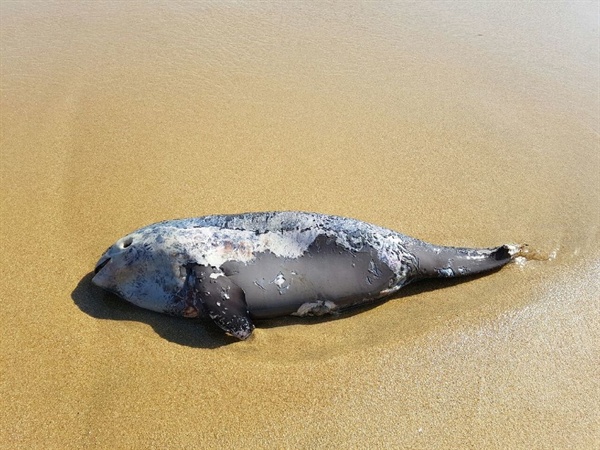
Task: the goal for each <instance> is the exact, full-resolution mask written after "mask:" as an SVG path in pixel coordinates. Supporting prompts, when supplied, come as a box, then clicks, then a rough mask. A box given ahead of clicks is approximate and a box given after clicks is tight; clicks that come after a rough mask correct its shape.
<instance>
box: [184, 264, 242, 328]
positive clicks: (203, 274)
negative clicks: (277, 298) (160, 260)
mask: <svg viewBox="0 0 600 450" xmlns="http://www.w3.org/2000/svg"><path fill="white" fill-rule="evenodd" d="M192 270H193V271H194V273H195V275H196V277H195V281H194V291H195V293H196V295H197V296H198V297H199V300H200V302H201V303H202V304H203V305H204V308H205V309H206V312H207V313H208V316H209V317H210V318H211V319H212V320H213V321H214V322H215V323H216V324H217V325H218V326H219V327H220V328H222V329H223V330H225V332H227V333H229V334H231V335H232V336H235V337H236V338H238V339H247V338H248V337H250V335H251V334H252V330H254V324H253V323H252V321H251V320H250V315H249V313H248V305H247V304H246V296H245V294H244V291H243V290H242V289H241V288H240V287H239V286H238V285H236V284H235V283H234V282H233V281H231V280H230V279H229V278H228V277H227V276H226V275H225V274H224V273H223V272H222V271H221V270H220V269H217V268H216V267H210V266H203V265H195V266H194V268H193V269H192Z"/></svg>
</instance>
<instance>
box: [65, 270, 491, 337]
mask: <svg viewBox="0 0 600 450" xmlns="http://www.w3.org/2000/svg"><path fill="white" fill-rule="evenodd" d="M487 273H488V274H489V273H490V272H487ZM484 275H485V274H477V275H473V276H469V277H463V278H446V279H433V280H425V281H420V282H418V283H415V284H413V285H409V286H406V287H404V288H403V289H402V290H401V291H400V292H399V293H398V294H396V295H395V296H392V297H387V298H384V299H382V300H379V301H375V302H372V303H369V304H366V305H361V306H358V307H355V308H352V309H349V310H346V311H344V312H342V313H339V314H335V315H328V316H321V317H302V318H300V317H294V316H286V317H281V318H276V319H269V320H259V321H256V322H255V325H256V326H257V327H259V328H272V327H277V326H284V325H292V324H306V325H310V324H313V323H322V322H328V321H330V320H338V319H343V318H344V317H350V316H353V315H355V314H359V313H361V312H363V311H367V310H369V309H371V308H375V307H377V306H378V305H381V304H382V303H384V302H386V301H390V300H394V299H399V298H407V297H412V296H414V295H419V294H422V293H424V292H428V291H432V290H434V289H440V288H443V287H450V286H454V285H457V284H460V283H463V282H465V281H469V280H473V279H475V278H479V277H481V276H484ZM93 276H94V274H93V272H90V273H88V274H87V275H86V276H84V277H83V278H82V279H81V281H80V282H79V283H78V284H77V287H76V288H75V289H74V290H73V292H72V293H71V298H72V299H73V301H74V302H75V304H76V305H77V306H78V307H79V309H81V311H83V312H84V313H86V314H88V315H89V316H91V317H94V318H96V319H106V320H133V321H138V322H143V323H146V324H148V325H150V326H151V327H152V328H153V329H154V331H156V333H158V334H159V335H160V336H161V337H163V338H165V339H167V340H168V341H171V342H173V343H176V344H179V345H185V346H188V347H196V348H218V347H222V346H224V345H229V344H232V343H235V342H238V340H237V339H236V338H233V337H231V336H227V335H226V334H225V333H224V332H223V331H222V330H221V329H220V328H218V327H217V326H216V325H215V324H213V323H212V322H211V321H210V320H203V319H184V318H181V317H172V316H168V315H165V314H160V313H156V312H153V311H148V310H145V309H142V308H139V307H137V306H135V305H132V304H130V303H127V302H126V301H123V300H121V299H120V298H119V297H117V296H116V295H114V294H111V293H109V292H106V291H104V290H102V289H100V288H99V287H97V286H95V285H94V284H92V278H93Z"/></svg>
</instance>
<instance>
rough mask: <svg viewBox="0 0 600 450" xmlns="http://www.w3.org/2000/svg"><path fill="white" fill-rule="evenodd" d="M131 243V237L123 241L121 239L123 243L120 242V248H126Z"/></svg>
mask: <svg viewBox="0 0 600 450" xmlns="http://www.w3.org/2000/svg"><path fill="white" fill-rule="evenodd" d="M132 243H133V238H131V237H128V238H125V239H123V242H121V248H127V247H129V246H130V245H131V244H132Z"/></svg>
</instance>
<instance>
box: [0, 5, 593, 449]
mask: <svg viewBox="0 0 600 450" xmlns="http://www.w3.org/2000/svg"><path fill="white" fill-rule="evenodd" d="M0 7H1V10H0V21H1V22H0V33H1V41H0V43H1V48H0V57H1V58H2V60H1V70H2V74H1V94H2V97H1V102H2V103H1V111H0V118H1V161H0V162H1V166H0V174H1V181H0V186H1V195H2V201H1V205H0V207H1V210H0V213H1V216H0V217H1V230H0V232H1V236H0V237H1V251H0V258H1V264H2V265H1V272H0V273H1V276H0V288H1V291H0V293H1V302H2V306H1V308H0V319H1V323H2V326H1V327H0V342H1V352H0V357H1V359H0V399H1V400H0V401H1V402H2V407H1V408H0V447H2V448H60V449H64V448H77V447H90V448H149V447H157V448H179V447H186V448H190V447H206V448H218V447H222V448H240V447H241V446H248V447H254V448H260V447H268V448H324V447H330V448H334V447H335V448H364V447H372V448H383V447H397V448H476V449H480V448H503V449H504V448H523V449H531V448H577V449H587V448H590V449H591V448H598V446H599V444H600V431H599V430H600V410H599V406H598V405H599V404H600V401H599V400H600V398H599V397H600V386H599V381H598V380H599V379H600V377H599V375H600V373H599V372H600V371H599V370H598V367H600V358H599V352H598V348H600V327H599V326H598V325H599V319H600V314H599V309H598V299H599V298H600V292H599V290H600V289H599V282H598V279H600V252H599V250H598V247H599V243H600V217H599V215H600V210H599V206H598V205H600V175H599V173H600V161H599V158H600V152H599V150H600V148H599V142H598V132H599V126H598V123H599V102H598V97H599V78H598V69H599V64H598V61H599V51H598V17H599V14H598V6H597V3H595V2H571V3H557V2H551V3H547V2H528V3H526V4H525V3H520V2H511V3H508V2H488V3H482V2H477V1H470V2H431V3H428V2H419V3H395V4H393V5H388V4H385V3H384V4H375V3H350V2H341V3H340V2H326V3H323V2H314V3H310V2H295V3H285V2H278V3H254V2H252V3H251V2H248V3H241V4H236V3H226V4H222V3H221V2H197V3H183V2H178V3H175V2H162V3H155V2H153V3H146V2H127V3H125V2H78V3H76V2H43V3H42V2H33V1H26V2H17V1H9V0H4V1H2V2H1V3H0ZM279 209H286V210H295V209H298V210H309V211H318V212H323V213H330V214H339V215H346V216H351V217H354V218H357V219H361V220H365V221H369V222H373V223H376V224H378V225H382V226H386V227H389V228H393V229H395V230H398V231H401V232H404V233H406V234H410V235H413V236H416V237H419V238H422V239H424V240H428V241H430V242H434V243H438V244H447V245H463V246H491V245H497V244H501V243H505V242H516V243H523V242H526V243H528V244H529V245H530V247H531V248H532V249H535V250H536V251H538V252H539V253H540V254H542V255H543V254H545V255H553V256H554V257H553V258H552V259H550V260H546V261H528V262H527V263H525V264H524V265H518V264H513V265H510V266H508V267H506V268H504V269H502V270H501V271H499V272H496V273H494V274H492V275H490V276H486V277H480V278H477V279H474V280H470V281H468V282H462V283H457V282H445V283H443V282H431V283H423V284H422V285H415V286H411V287H408V288H406V290H405V291H404V292H403V293H402V294H401V295H400V296H398V297H397V298H396V299H394V300H391V301H389V302H387V303H384V304H382V305H380V306H378V307H375V308H372V309H368V310H366V311H363V312H361V313H359V314H354V315H346V316H344V317H342V318H340V319H337V320H323V319H321V320H316V319H309V320H299V319H281V320H274V321H266V322H262V323H259V324H258V325H259V328H258V329H257V330H256V331H255V336H254V337H253V338H252V339H251V340H249V341H247V342H234V341H233V340H232V339H230V338H226V337H225V336H223V334H222V333H221V332H220V331H219V330H217V329H215V328H214V327H210V326H207V325H205V324H198V323H195V322H193V321H186V320H183V319H179V318H172V317H167V316H163V315H160V314H155V313H151V312H148V311H144V310H141V309H137V308H135V307H133V306H130V305H128V304H126V303H124V302H122V301H119V300H118V299H117V298H115V297H113V296H110V295H108V294H105V293H103V292H102V291H100V290H98V289H96V288H95V287H93V286H92V285H91V283H90V279H91V276H90V271H91V270H92V268H93V266H94V263H95V262H96V260H97V258H98V257H99V256H100V254H101V253H102V252H103V251H104V249H105V248H106V247H107V246H108V245H110V244H112V243H113V242H114V241H115V240H116V239H117V238H119V237H121V236H122V235H124V234H125V233H127V232H129V231H131V230H133V229H135V228H138V227H140V226H143V225H146V224H149V223H151V222H155V221H158V220H163V219H170V218H177V217H187V216H199V215H204V214H212V213H234V212H242V211H260V210H279Z"/></svg>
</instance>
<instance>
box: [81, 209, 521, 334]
mask: <svg viewBox="0 0 600 450" xmlns="http://www.w3.org/2000/svg"><path fill="white" fill-rule="evenodd" d="M519 248H520V247H518V246H516V245H502V246H500V247H496V248H486V249H471V248H457V247H441V246H436V245H431V244H428V243H425V242H423V241H420V240H418V239H415V238H411V237H408V236H405V235H402V234H400V233H397V232H395V231H392V230H388V229H386V228H382V227H378V226H376V225H371V224H369V223H365V222H361V221H358V220H354V219H349V218H344V217H337V216H329V215H323V214H314V213H305V212H265V213H246V214H235V215H215V216H206V217H199V218H192V219H181V220H171V221H165V222H159V223H156V224H153V225H149V226H147V227H144V228H140V229H139V230H137V231H134V232H133V233H131V234H128V235H127V236H125V237H124V238H122V239H119V240H118V241H117V242H116V243H115V244H114V245H113V246H112V247H110V248H109V249H108V250H107V251H106V252H105V253H104V254H103V255H102V257H101V258H100V260H99V261H98V264H97V265H96V268H95V276H94V278H93V279H92V282H93V283H94V284H96V285H98V286H100V287H102V288H104V289H106V290H108V291H110V292H113V293H115V294H117V295H118V296H120V297H122V298H123V299H125V300H127V301H129V302H131V303H133V304H135V305H138V306H141V307H143V308H147V309H150V310H153V311H159V312H162V313H168V314H173V315H179V316H185V317H209V318H210V319H212V320H213V321H214V322H215V323H216V324H217V325H218V326H219V327H221V328H222V329H223V330H225V331H226V332H227V333H228V334H231V335H233V336H235V337H237V338H239V339H246V338H248V337H249V336H250V334H251V333H252V330H253V329H254V325H253V323H252V319H254V318H256V319H259V318H269V317H276V316H283V315H290V314H292V315H298V316H305V315H321V314H326V313H331V312H337V311H341V310H344V309H346V308H349V307H352V306H355V305H359V304H363V303H367V302H370V301H373V300H376V299H380V298H382V297H385V296H388V295H390V294H393V293H395V292H396V291H398V290H399V289H400V288H401V287H403V286H406V285H407V284H408V283H411V282H413V281H417V280H420V279H424V278H432V277H455V276H461V275H470V274H474V273H478V272H483V271H486V270H491V269H496V268H499V267H501V266H503V265H504V264H506V263H508V262H509V261H510V260H511V259H513V258H514V257H515V255H517V254H518V252H519Z"/></svg>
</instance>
